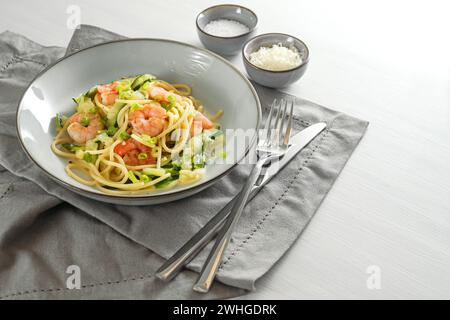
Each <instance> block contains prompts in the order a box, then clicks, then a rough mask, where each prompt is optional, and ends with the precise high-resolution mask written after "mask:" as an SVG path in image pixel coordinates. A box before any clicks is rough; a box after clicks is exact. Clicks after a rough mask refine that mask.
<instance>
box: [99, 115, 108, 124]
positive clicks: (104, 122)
mask: <svg viewBox="0 0 450 320" xmlns="http://www.w3.org/2000/svg"><path fill="white" fill-rule="evenodd" d="M100 121H101V122H102V124H103V125H104V126H106V123H107V122H108V117H106V116H103V117H101V118H100Z"/></svg>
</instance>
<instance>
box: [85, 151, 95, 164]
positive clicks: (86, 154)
mask: <svg viewBox="0 0 450 320" xmlns="http://www.w3.org/2000/svg"><path fill="white" fill-rule="evenodd" d="M83 160H84V161H86V162H92V160H94V157H93V156H92V154H90V153H89V152H85V153H84V155H83Z"/></svg>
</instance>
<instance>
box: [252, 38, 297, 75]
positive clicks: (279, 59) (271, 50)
mask: <svg viewBox="0 0 450 320" xmlns="http://www.w3.org/2000/svg"><path fill="white" fill-rule="evenodd" d="M250 62H251V63H252V64H254V65H255V66H257V67H259V68H262V69H266V70H271V71H283V70H289V69H293V68H295V67H298V66H299V65H300V64H301V63H302V58H301V57H300V54H299V53H298V50H297V48H295V47H292V48H286V47H283V46H282V45H281V43H280V44H274V45H273V46H272V47H261V48H259V49H258V50H257V51H255V52H253V53H251V54H250Z"/></svg>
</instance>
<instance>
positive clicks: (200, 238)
mask: <svg viewBox="0 0 450 320" xmlns="http://www.w3.org/2000/svg"><path fill="white" fill-rule="evenodd" d="M261 188H262V186H254V187H253V188H252V191H251V193H250V196H249V197H248V200H247V203H248V202H249V201H250V200H251V199H253V198H254V197H255V196H256V194H257V193H258V192H259V190H260V189H261ZM238 196H239V194H238V195H236V196H235V197H234V198H233V199H232V200H231V201H229V202H228V203H227V204H226V205H225V206H224V207H223V208H222V209H221V210H220V211H219V212H218V213H217V214H216V215H215V216H214V217H213V218H211V220H209V221H208V223H207V224H206V225H205V226H204V227H203V228H201V229H200V230H199V231H198V232H197V233H196V234H195V235H194V236H193V237H192V238H191V239H189V241H188V242H186V244H184V245H183V246H182V247H181V248H180V249H179V250H178V251H177V252H175V253H174V254H173V255H172V256H171V257H170V258H169V259H168V260H167V261H166V262H165V263H164V264H163V265H162V266H161V267H160V268H159V269H158V270H157V271H156V274H155V275H156V277H157V278H159V279H161V280H163V281H170V280H172V279H173V278H174V277H175V276H176V275H177V274H178V273H179V272H180V271H181V269H182V268H183V267H184V266H185V265H187V264H188V263H189V262H190V261H192V259H193V258H194V257H195V256H197V254H198V253H199V252H200V251H201V250H202V249H203V248H204V247H205V246H206V245H207V244H208V243H209V242H210V241H211V240H212V239H213V238H214V236H215V235H216V234H217V232H218V231H219V230H220V228H221V227H222V226H223V223H224V222H225V220H226V219H227V218H228V216H229V214H230V212H231V208H232V207H233V204H234V202H235V201H236V199H237V197H238Z"/></svg>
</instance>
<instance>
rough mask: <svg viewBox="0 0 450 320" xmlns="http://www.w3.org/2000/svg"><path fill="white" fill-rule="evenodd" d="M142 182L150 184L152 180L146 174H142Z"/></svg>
mask: <svg viewBox="0 0 450 320" xmlns="http://www.w3.org/2000/svg"><path fill="white" fill-rule="evenodd" d="M141 182H144V183H147V182H150V178H149V177H148V176H147V175H146V174H141Z"/></svg>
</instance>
